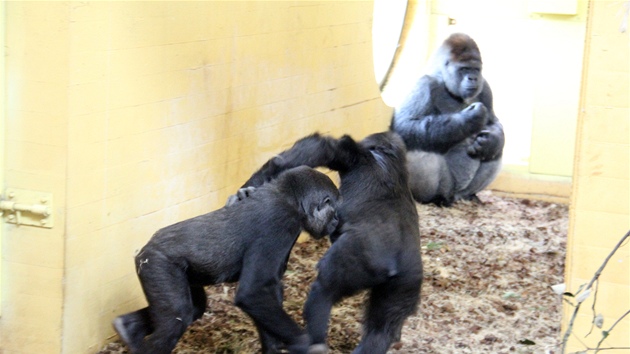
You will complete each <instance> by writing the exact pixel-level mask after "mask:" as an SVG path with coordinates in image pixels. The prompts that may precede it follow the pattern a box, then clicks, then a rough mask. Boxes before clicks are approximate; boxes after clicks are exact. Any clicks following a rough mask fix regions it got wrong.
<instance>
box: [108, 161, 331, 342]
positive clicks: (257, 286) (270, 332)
mask: <svg viewBox="0 0 630 354" xmlns="http://www.w3.org/2000/svg"><path fill="white" fill-rule="evenodd" d="M239 192H240V193H241V194H242V195H239V196H238V197H237V198H240V199H242V200H241V201H239V202H238V203H236V202H235V200H234V198H231V200H230V201H229V202H228V205H227V206H225V207H223V208H221V209H219V210H216V211H214V212H211V213H208V214H204V215H201V216H198V217H195V218H192V219H188V220H185V221H182V222H179V223H176V224H174V225H171V226H167V227H165V228H163V229H161V230H159V231H157V232H156V233H155V234H154V235H153V237H152V238H151V239H150V240H149V242H148V243H147V245H146V246H144V248H142V250H141V251H140V253H139V254H138V255H137V256H136V258H135V262H136V269H137V273H138V278H139V279H140V282H141V284H142V289H143V290H144V294H145V296H146V298H147V301H148V303H149V306H148V307H145V308H143V309H141V310H138V311H135V312H132V313H129V314H126V315H123V316H120V317H118V318H116V319H115V320H114V323H113V324H114V328H115V329H116V331H117V332H118V334H119V336H120V338H121V339H122V340H123V341H124V342H125V343H126V344H127V346H128V347H129V349H130V351H131V352H132V353H143V354H160V353H170V352H171V351H172V350H173V348H174V347H175V345H176V344H177V341H178V340H179V338H180V337H181V336H182V334H183V333H184V331H185V330H186V328H187V327H188V326H189V325H190V324H191V323H192V322H193V321H195V320H196V319H198V318H200V317H201V316H202V315H203V313H204V311H205V309H206V300H207V298H206V293H205V292H204V288H203V287H204V286H205V285H209V284H218V283H223V282H236V281H238V282H239V285H238V289H237V291H236V297H235V304H236V305H237V306H238V307H240V308H241V309H242V310H243V311H245V312H246V313H247V314H248V315H249V316H250V317H251V318H252V319H253V320H254V323H255V324H256V327H257V329H258V331H259V334H260V338H261V341H262V347H263V352H265V353H267V352H276V350H277V347H278V346H280V345H281V343H284V344H286V346H287V348H288V349H289V351H290V352H291V353H306V351H307V348H308V344H309V337H308V335H307V334H305V333H304V332H303V331H302V330H301V329H300V327H299V326H298V325H297V324H296V323H295V322H294V321H293V320H292V319H291V318H290V317H289V315H288V314H287V313H286V312H285V311H284V310H283V308H282V283H281V278H282V275H283V274H284V271H285V269H286V264H287V261H288V258H289V253H290V251H291V248H292V247H293V245H294V243H295V241H296V239H297V237H298V235H299V234H300V232H301V231H302V230H305V231H307V232H308V233H310V234H311V235H312V236H313V237H315V238H321V237H323V236H325V235H327V234H330V233H331V232H332V231H333V230H334V229H335V228H336V226H337V224H338V219H337V216H336V205H337V202H338V199H339V191H338V190H337V188H336V187H335V185H334V184H333V182H332V181H331V180H330V178H329V177H328V176H326V175H324V174H322V173H320V172H317V171H315V170H313V169H311V168H308V167H304V166H303V167H298V168H295V169H291V170H289V171H286V172H284V173H282V174H280V175H279V176H278V178H277V179H276V180H274V181H273V182H271V183H268V184H266V185H264V186H262V187H260V188H257V189H256V190H255V191H254V192H251V191H250V190H241V191H239ZM250 192H251V193H250ZM245 194H247V195H245ZM245 196H246V198H245ZM230 204H231V205H230ZM145 337H146V338H145Z"/></svg>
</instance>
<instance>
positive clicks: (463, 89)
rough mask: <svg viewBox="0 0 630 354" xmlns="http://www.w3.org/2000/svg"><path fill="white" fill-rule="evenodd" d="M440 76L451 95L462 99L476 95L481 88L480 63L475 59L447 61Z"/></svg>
mask: <svg viewBox="0 0 630 354" xmlns="http://www.w3.org/2000/svg"><path fill="white" fill-rule="evenodd" d="M442 77H443V78H444V83H445V84H446V89H447V90H448V91H449V92H450V93H451V95H453V96H456V97H459V98H461V99H463V100H466V99H469V98H473V97H475V96H477V95H478V94H479V93H481V90H482V89H483V77H482V76H481V63H479V62H477V61H468V62H447V63H446V64H445V65H444V69H443V71H442Z"/></svg>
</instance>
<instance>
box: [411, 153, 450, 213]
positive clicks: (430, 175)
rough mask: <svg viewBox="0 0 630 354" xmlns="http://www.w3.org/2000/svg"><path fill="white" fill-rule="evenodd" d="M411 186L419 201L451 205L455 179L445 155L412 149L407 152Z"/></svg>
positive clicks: (415, 197)
mask: <svg viewBox="0 0 630 354" xmlns="http://www.w3.org/2000/svg"><path fill="white" fill-rule="evenodd" d="M407 170H408V171H409V187H410V189H411V193H412V194H413V198H414V199H415V200H416V201H417V202H419V203H435V204H438V205H449V204H450V203H452V198H453V191H454V187H453V180H452V177H451V174H450V172H449V168H448V166H447V163H446V160H445V158H444V156H443V155H440V154H436V153H431V152H425V151H419V150H417V151H411V152H408V153H407Z"/></svg>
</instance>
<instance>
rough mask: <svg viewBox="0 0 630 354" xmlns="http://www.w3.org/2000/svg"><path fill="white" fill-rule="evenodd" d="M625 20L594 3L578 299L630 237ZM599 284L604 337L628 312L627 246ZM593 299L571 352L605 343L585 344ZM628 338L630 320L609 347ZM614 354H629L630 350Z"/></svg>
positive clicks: (581, 137) (573, 255) (575, 209)
mask: <svg viewBox="0 0 630 354" xmlns="http://www.w3.org/2000/svg"><path fill="white" fill-rule="evenodd" d="M625 11H627V10H625ZM623 14H624V8H623V3H622V2H618V1H604V0H596V1H591V2H590V6H589V18H588V25H587V32H586V48H587V49H586V51H585V55H584V64H585V65H584V68H583V73H584V74H583V78H582V86H581V87H582V91H581V92H582V93H581V100H580V115H579V120H578V129H577V130H578V134H577V143H576V158H575V168H574V173H573V175H574V182H573V190H572V198H571V206H572V207H571V212H570V230H569V242H568V244H567V253H568V254H567V261H566V281H567V285H568V290H569V291H572V292H575V291H577V289H578V288H579V286H580V285H582V284H587V283H588V282H589V281H590V280H591V278H592V277H593V276H594V275H595V272H596V271H597V269H598V268H599V267H600V265H601V264H602V263H603V262H604V260H605V259H606V257H607V256H608V255H609V254H610V252H611V250H612V249H613V247H614V246H615V245H616V244H617V242H618V241H619V240H620V239H621V237H622V236H623V235H624V234H625V233H626V232H628V230H630V211H629V209H630V130H629V126H630V38H629V36H628V32H627V31H626V32H621V31H620V28H621V25H622V21H623ZM626 16H627V12H626ZM626 21H627V17H626ZM599 279H600V281H599V291H598V293H597V302H596V308H595V309H596V310H595V312H596V313H601V314H602V315H603V316H604V326H603V328H602V330H608V329H609V328H610V326H612V325H613V323H614V322H615V321H616V320H617V319H618V318H619V317H620V316H621V315H623V314H624V313H625V312H626V311H628V309H630V246H629V245H628V244H627V242H626V245H625V246H624V247H622V248H621V249H620V250H619V251H617V253H615V255H614V256H613V257H612V258H611V259H610V261H609V262H608V265H607V266H606V268H605V270H604V271H603V272H602V274H601V277H600V278H599ZM593 298H594V296H593V295H591V296H590V297H589V298H588V299H587V300H586V301H585V302H584V304H583V305H582V307H581V309H580V312H579V315H578V317H577V320H576V323H575V328H574V329H573V332H574V333H575V336H573V337H571V339H570V341H569V343H570V345H569V352H573V351H578V350H584V349H586V348H585V347H584V345H583V344H581V343H580V341H582V342H584V343H586V344H587V345H588V346H589V347H595V345H596V344H597V341H598V340H600V339H601V338H602V337H601V330H599V329H597V328H595V329H594V331H593V333H592V334H591V335H590V336H588V337H586V334H587V333H589V331H590V330H591V323H592V320H593V315H592V310H591V306H592V302H593ZM572 313H573V308H569V307H568V306H565V312H564V323H563V324H564V326H563V328H564V329H566V328H567V324H568V320H569V318H570V316H571V314H572ZM628 333H630V318H628V317H626V318H625V319H624V320H623V321H621V322H620V323H619V324H618V325H617V326H616V327H615V328H614V330H613V331H612V332H611V334H610V336H609V337H608V338H607V339H606V340H605V341H604V342H603V346H604V347H630V336H629V335H628ZM607 352H609V351H607ZM610 352H614V353H627V349H626V350H614V351H610Z"/></svg>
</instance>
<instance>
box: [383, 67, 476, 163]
mask: <svg viewBox="0 0 630 354" xmlns="http://www.w3.org/2000/svg"><path fill="white" fill-rule="evenodd" d="M437 102H441V105H444V107H440V105H438V104H437ZM459 105H461V102H458V101H457V100H456V99H455V98H453V97H451V96H450V95H449V94H448V92H447V90H446V89H445V88H444V84H443V83H442V82H441V81H439V80H438V79H436V78H433V77H430V76H423V77H422V78H421V79H420V80H418V82H417V84H416V86H415V87H414V88H413V90H412V91H411V93H410V94H409V95H408V96H407V98H406V99H405V101H404V102H403V103H402V104H401V105H400V106H399V107H397V108H396V110H395V113H394V117H393V118H392V123H391V126H390V129H391V130H393V131H395V132H397V133H398V134H399V135H400V136H401V137H402V138H403V140H404V141H405V144H406V146H407V148H408V149H409V150H415V149H422V150H425V151H433V152H439V153H445V152H446V151H447V150H448V149H449V148H451V147H452V146H453V145H455V144H457V143H459V142H461V141H463V140H464V139H466V138H467V137H469V136H471V135H473V134H475V133H478V132H479V131H481V130H482V128H483V126H484V125H485V124H486V119H487V109H486V108H485V107H484V105H481V104H478V103H476V104H473V105H470V106H468V107H466V108H464V109H463V110H459V109H455V111H454V112H450V113H449V112H447V111H449V108H450V106H459ZM450 110H451V111H452V110H453V109H452V108H451V109H450Z"/></svg>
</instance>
